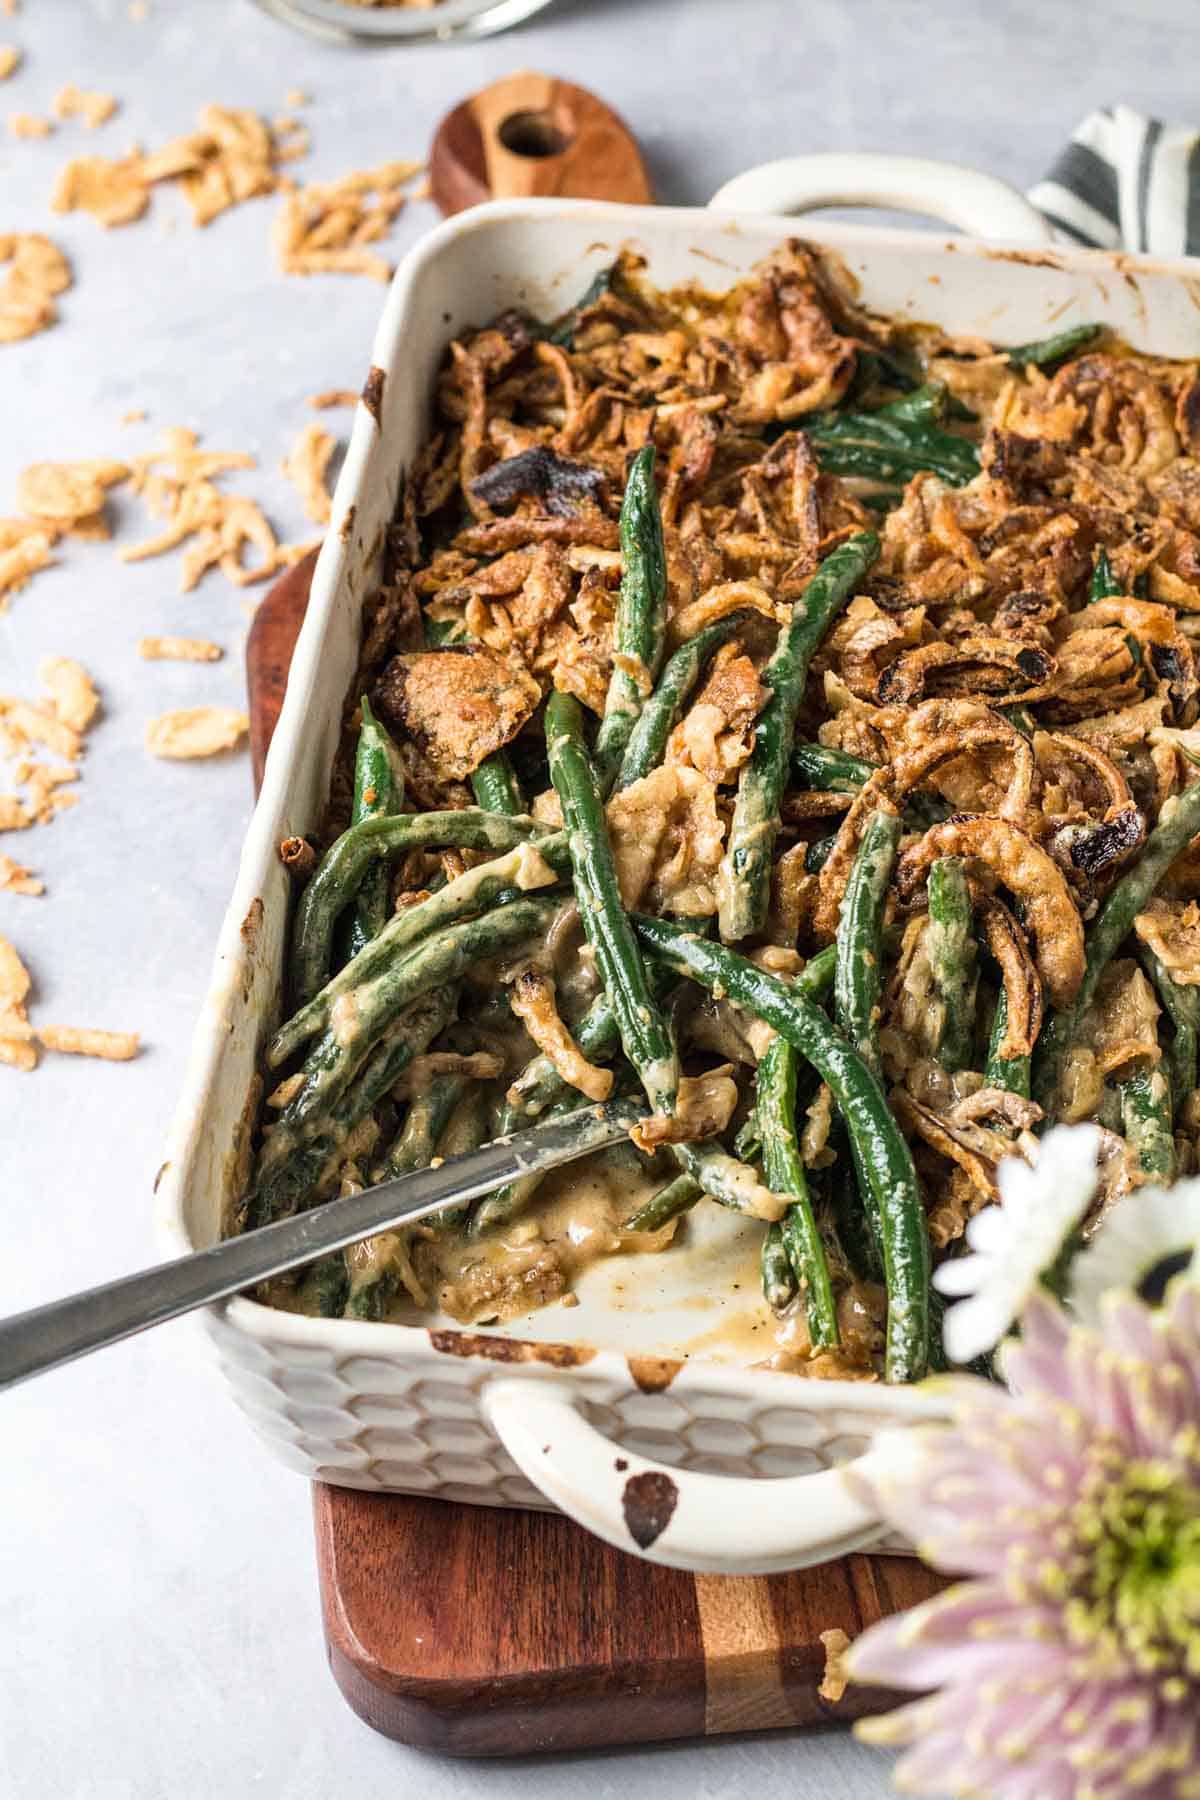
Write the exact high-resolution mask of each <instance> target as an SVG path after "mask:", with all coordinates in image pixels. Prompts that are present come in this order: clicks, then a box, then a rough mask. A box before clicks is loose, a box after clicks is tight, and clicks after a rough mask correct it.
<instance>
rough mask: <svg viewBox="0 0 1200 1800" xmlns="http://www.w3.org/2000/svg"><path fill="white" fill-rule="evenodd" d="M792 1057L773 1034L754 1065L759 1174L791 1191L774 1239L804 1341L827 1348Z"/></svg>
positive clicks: (818, 1248) (824, 1270)
mask: <svg viewBox="0 0 1200 1800" xmlns="http://www.w3.org/2000/svg"><path fill="white" fill-rule="evenodd" d="M796 1062H797V1055H796V1050H795V1047H794V1045H792V1044H790V1043H788V1041H787V1039H786V1038H782V1037H776V1038H773V1039H772V1041H771V1043H770V1044H769V1045H768V1046H767V1049H766V1053H765V1055H764V1056H763V1059H762V1061H761V1062H760V1063H759V1065H758V1076H757V1081H756V1091H757V1094H758V1099H757V1102H756V1111H757V1113H758V1118H759V1124H760V1128H761V1131H762V1147H763V1173H764V1174H765V1175H766V1178H767V1186H768V1187H769V1188H770V1189H771V1192H772V1193H773V1194H790V1195H791V1196H792V1203H791V1205H790V1206H789V1207H788V1209H787V1211H786V1213H785V1214H784V1215H783V1220H782V1223H781V1227H780V1239H781V1243H782V1246H783V1248H784V1250H785V1253H786V1256H787V1259H788V1262H789V1263H790V1265H791V1269H792V1272H793V1274H794V1276H795V1280H796V1284H797V1286H798V1287H799V1290H800V1294H801V1297H802V1299H803V1301H804V1311H805V1315H806V1317H807V1320H808V1336H809V1342H810V1343H811V1345H812V1347H813V1349H814V1350H829V1349H833V1348H835V1347H836V1345H837V1344H839V1343H840V1342H841V1339H840V1336H839V1333H838V1322H837V1307H836V1306H835V1304H834V1298H833V1288H832V1285H831V1284H830V1280H829V1264H828V1262H827V1261H826V1259H825V1246H824V1244H823V1243H822V1242H821V1234H820V1232H819V1231H818V1230H817V1222H816V1220H815V1218H814V1217H813V1210H812V1201H811V1199H810V1197H809V1192H808V1180H807V1178H806V1176H805V1172H804V1163H803V1161H802V1159H801V1156H800V1146H799V1143H798V1142H797V1139H796Z"/></svg>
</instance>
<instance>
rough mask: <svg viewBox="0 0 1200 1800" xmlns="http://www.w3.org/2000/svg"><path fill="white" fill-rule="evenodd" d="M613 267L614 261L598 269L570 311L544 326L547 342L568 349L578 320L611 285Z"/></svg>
mask: <svg viewBox="0 0 1200 1800" xmlns="http://www.w3.org/2000/svg"><path fill="white" fill-rule="evenodd" d="M615 268H616V264H615V263H614V264H613V265H612V266H611V267H609V268H607V269H598V270H597V271H596V273H595V274H594V275H593V276H592V279H591V280H590V281H589V283H588V285H587V287H586V288H585V289H584V291H583V293H582V294H581V295H580V296H579V298H578V300H577V301H576V302H575V304H574V306H573V307H571V309H570V311H569V312H566V313H564V314H563V316H562V318H561V319H559V320H558V321H557V322H556V323H555V324H553V325H550V326H547V327H546V328H545V330H544V334H543V335H544V337H545V341H546V342H547V343H548V344H561V345H563V346H564V347H565V348H566V349H568V350H569V349H570V348H571V345H572V344H573V343H574V341H575V333H576V332H577V331H578V329H579V321H580V319H581V318H582V317H583V315H584V313H585V312H586V311H587V309H588V307H589V306H595V304H596V302H597V300H599V299H601V298H602V297H603V295H605V294H607V293H608V292H609V290H610V288H611V287H612V282H613V272H614V270H615Z"/></svg>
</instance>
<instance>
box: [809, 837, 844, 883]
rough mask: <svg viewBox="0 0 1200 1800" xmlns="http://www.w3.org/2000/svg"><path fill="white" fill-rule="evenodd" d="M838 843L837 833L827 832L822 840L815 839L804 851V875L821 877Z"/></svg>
mask: <svg viewBox="0 0 1200 1800" xmlns="http://www.w3.org/2000/svg"><path fill="white" fill-rule="evenodd" d="M837 841H838V834H837V832H836V831H829V832H826V834H825V836H824V837H822V838H814V839H813V841H812V843H811V844H807V845H805V849H804V873H805V874H806V875H819V874H820V873H821V870H822V869H823V868H824V867H825V864H826V863H827V862H828V861H829V859H830V857H831V856H832V855H833V847H834V845H835V844H836V843H837Z"/></svg>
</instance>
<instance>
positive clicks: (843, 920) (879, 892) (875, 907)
mask: <svg viewBox="0 0 1200 1800" xmlns="http://www.w3.org/2000/svg"><path fill="white" fill-rule="evenodd" d="M899 843H900V815H899V813H895V812H891V811H890V810H888V809H886V808H883V807H881V808H880V809H879V811H878V812H875V813H872V814H871V817H870V818H869V820H868V821H867V825H866V829H865V830H864V832H863V834H862V840H861V842H860V844H859V848H858V854H857V856H856V857H855V859H854V866H853V868H852V869H851V871H850V879H849V881H848V882H847V883H846V892H845V894H844V896H843V898H842V908H841V913H840V915H839V917H838V928H837V973H836V975H835V977H834V985H833V1004H834V1013H835V1015H836V1018H837V1022H838V1027H839V1029H840V1030H841V1032H842V1034H843V1035H844V1037H845V1039H846V1041H847V1043H849V1044H851V1045H852V1046H853V1047H854V1049H855V1050H857V1051H858V1053H859V1055H860V1056H861V1057H862V1059H863V1061H864V1062H865V1063H866V1064H867V1067H868V1068H869V1069H870V1070H871V1071H872V1073H873V1074H875V1075H878V1073H879V994H880V989H881V987H882V984H883V913H884V907H885V906H886V904H887V891H888V884H889V883H890V881H891V879H892V867H893V865H894V863H895V860H896V850H897V848H898V846H899Z"/></svg>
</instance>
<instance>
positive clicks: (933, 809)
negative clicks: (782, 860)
mask: <svg viewBox="0 0 1200 1800" xmlns="http://www.w3.org/2000/svg"><path fill="white" fill-rule="evenodd" d="M879 767H880V765H879V764H878V763H872V762H867V761H866V759H865V757H861V756H848V755H847V754H846V752H845V751H844V750H830V749H827V748H826V746H825V745H824V744H795V745H793V747H792V773H793V775H795V777H796V779H797V780H798V781H799V782H801V784H802V785H803V786H804V787H807V788H815V789H817V790H818V791H820V792H824V793H831V794H857V793H858V791H859V789H860V788H862V787H864V786H865V785H866V783H867V782H868V781H869V780H870V778H871V776H872V775H874V774H875V773H876V771H877V770H878V768H879ZM950 812H951V808H950V806H949V805H948V803H947V802H946V801H945V800H943V799H942V798H941V796H940V795H939V794H925V793H922V792H920V790H917V791H916V792H915V793H911V794H909V795H908V797H907V799H906V801H905V807H904V816H905V819H906V820H911V822H912V825H913V827H914V828H915V829H917V830H919V831H925V830H927V829H928V827H929V826H930V825H940V824H941V822H942V820H943V819H947V818H949V816H950ZM836 838H837V833H836V832H835V833H834V834H833V836H832V837H830V838H829V839H825V838H820V839H818V841H817V843H816V844H814V845H813V846H812V849H813V851H814V853H815V854H814V856H813V859H812V860H813V867H812V868H810V869H809V871H808V872H809V873H810V874H815V873H816V872H817V870H818V869H820V867H821V866H822V864H823V863H824V861H825V858H826V857H827V856H828V855H829V852H830V850H832V849H833V845H834V843H835V841H836ZM818 857H819V860H818ZM805 866H806V868H807V867H808V859H807V858H806V859H805Z"/></svg>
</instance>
